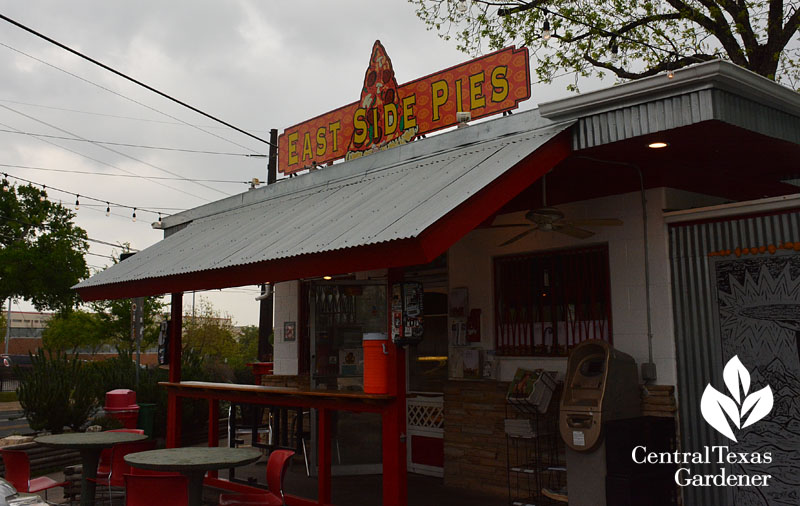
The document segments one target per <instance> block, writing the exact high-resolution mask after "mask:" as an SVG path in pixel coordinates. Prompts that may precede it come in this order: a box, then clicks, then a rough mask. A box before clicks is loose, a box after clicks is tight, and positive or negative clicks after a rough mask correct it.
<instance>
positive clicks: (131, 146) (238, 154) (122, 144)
mask: <svg viewBox="0 0 800 506" xmlns="http://www.w3.org/2000/svg"><path fill="white" fill-rule="evenodd" d="M0 132H6V133H11V134H21V135H30V136H32V137H47V138H48V139H61V140H65V141H80V142H90V143H92V144H108V145H109V146H124V147H127V148H143V149H160V150H163V151H180V152H182V153H199V154H203V155H227V156H245V157H252V158H266V157H267V155H261V154H250V153H228V152H224V151H204V150H197V149H185V148H168V147H164V146H145V145H142V144H128V143H125V142H110V141H97V140H89V139H76V138H75V137H66V136H61V135H48V134H37V133H33V132H23V131H20V130H5V129H2V128H0Z"/></svg>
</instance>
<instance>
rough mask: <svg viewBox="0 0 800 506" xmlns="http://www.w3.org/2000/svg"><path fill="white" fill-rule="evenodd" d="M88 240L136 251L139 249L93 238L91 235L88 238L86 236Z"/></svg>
mask: <svg viewBox="0 0 800 506" xmlns="http://www.w3.org/2000/svg"><path fill="white" fill-rule="evenodd" d="M86 240H87V241H91V242H96V243H97V244H104V245H106V246H113V247H115V248H123V249H128V250H130V251H134V252H137V251H139V250H138V249H135V248H131V247H127V246H125V245H124V244H115V243H113V242H108V241H101V240H100V239H92V238H91V237H87V238H86Z"/></svg>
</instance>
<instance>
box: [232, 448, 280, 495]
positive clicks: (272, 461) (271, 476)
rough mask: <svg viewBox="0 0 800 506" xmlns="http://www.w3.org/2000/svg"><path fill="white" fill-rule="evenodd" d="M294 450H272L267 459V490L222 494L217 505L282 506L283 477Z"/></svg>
mask: <svg viewBox="0 0 800 506" xmlns="http://www.w3.org/2000/svg"><path fill="white" fill-rule="evenodd" d="M293 455H294V452H293V451H291V450H274V451H273V452H272V453H270V454H269V460H267V486H269V491H268V492H259V493H257V494H222V495H220V496H219V506H251V505H258V506H283V505H284V504H286V503H285V502H284V499H283V478H284V477H285V476H286V471H287V470H288V469H289V463H290V462H291V459H292V456H293Z"/></svg>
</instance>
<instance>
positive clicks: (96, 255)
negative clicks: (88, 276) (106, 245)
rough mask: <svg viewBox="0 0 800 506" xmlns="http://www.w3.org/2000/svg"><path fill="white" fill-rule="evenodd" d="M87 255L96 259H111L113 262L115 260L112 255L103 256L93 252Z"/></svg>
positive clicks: (88, 252)
mask: <svg viewBox="0 0 800 506" xmlns="http://www.w3.org/2000/svg"><path fill="white" fill-rule="evenodd" d="M85 254H86V255H92V256H95V257H102V258H109V259H111V260H114V257H112V256H111V255H101V254H100V253H92V252H91V251H87V252H86V253H85Z"/></svg>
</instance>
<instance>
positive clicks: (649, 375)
mask: <svg viewBox="0 0 800 506" xmlns="http://www.w3.org/2000/svg"><path fill="white" fill-rule="evenodd" d="M575 158H579V159H582V160H589V161H592V162H597V163H605V164H610V165H619V166H622V167H631V168H634V169H636V172H637V173H638V174H639V190H640V193H641V197H642V233H643V235H644V286H645V306H646V313H647V363H646V364H642V379H643V380H644V382H645V383H652V382H653V381H655V380H656V379H657V377H658V375H657V371H656V364H655V362H653V322H652V315H651V312H652V311H651V305H650V241H649V240H648V235H647V196H646V193H645V190H644V174H643V173H642V168H641V167H639V166H638V165H636V164H635V163H628V162H617V161H615V160H603V159H601V158H594V157H591V156H576V157H575Z"/></svg>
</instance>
